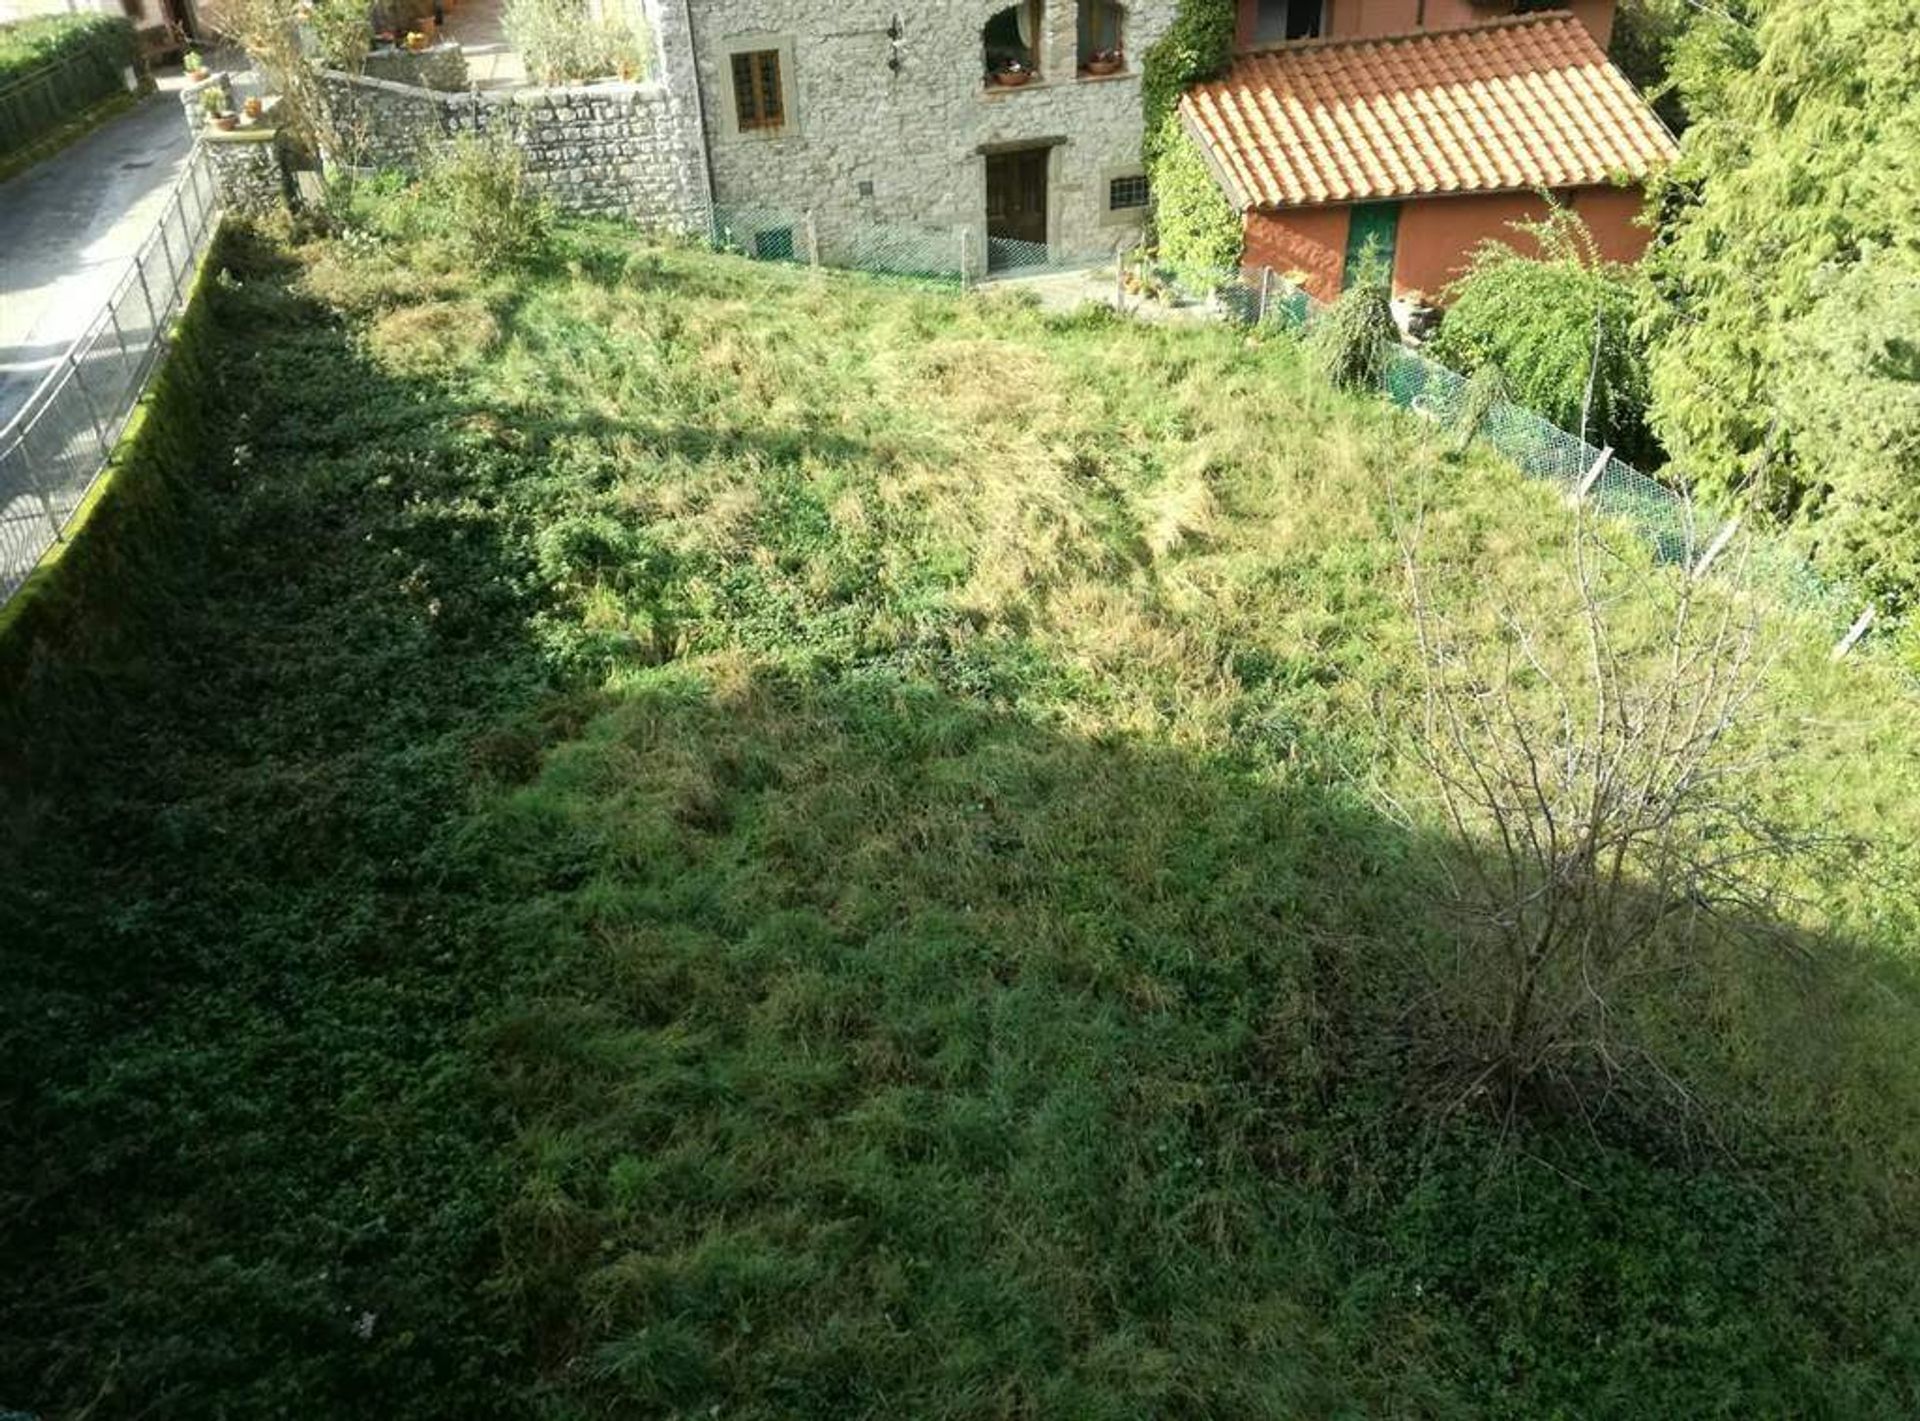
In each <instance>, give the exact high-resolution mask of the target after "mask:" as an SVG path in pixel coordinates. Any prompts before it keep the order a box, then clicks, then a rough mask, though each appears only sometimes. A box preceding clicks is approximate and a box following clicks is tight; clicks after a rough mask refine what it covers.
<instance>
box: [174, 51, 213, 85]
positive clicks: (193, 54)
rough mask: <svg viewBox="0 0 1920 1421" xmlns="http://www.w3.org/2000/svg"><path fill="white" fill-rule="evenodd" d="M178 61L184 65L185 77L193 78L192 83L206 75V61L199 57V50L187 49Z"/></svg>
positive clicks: (197, 81)
mask: <svg viewBox="0 0 1920 1421" xmlns="http://www.w3.org/2000/svg"><path fill="white" fill-rule="evenodd" d="M180 62H181V63H182V64H184V65H186V67H187V77H188V78H189V79H191V80H193V81H194V83H196V84H197V83H199V82H200V81H201V80H202V79H204V78H206V77H207V72H208V71H207V61H206V60H205V59H203V58H201V56H200V51H199V50H197V49H190V50H188V51H187V52H186V54H185V55H183V56H182V57H181V60H180Z"/></svg>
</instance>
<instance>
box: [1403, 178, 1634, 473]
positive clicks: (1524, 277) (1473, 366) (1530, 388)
mask: <svg viewBox="0 0 1920 1421" xmlns="http://www.w3.org/2000/svg"><path fill="white" fill-rule="evenodd" d="M1520 230H1521V231H1522V232H1523V233H1524V234H1525V235H1527V236H1529V237H1531V238H1532V239H1533V240H1534V241H1535V242H1537V243H1538V244H1539V247H1540V255H1539V256H1538V257H1528V256H1523V255H1521V253H1519V252H1518V251H1516V250H1515V249H1514V248H1513V247H1511V246H1509V245H1507V244H1506V243H1504V242H1487V243H1485V244H1483V245H1482V246H1481V247H1480V248H1479V250H1478V251H1476V252H1475V253H1474V256H1473V261H1472V265H1471V266H1470V267H1469V268H1468V270H1467V274H1466V275H1465V276H1463V277H1461V279H1460V280H1459V281H1457V282H1456V283H1454V285H1453V287H1452V288H1451V290H1450V292H1449V295H1450V297H1451V304H1450V305H1449V307H1448V310H1447V317H1446V322H1445V324H1443V325H1442V326H1441V327H1440V333H1439V335H1438V336H1436V337H1435V338H1434V342H1433V354H1434V356H1435V357H1436V358H1437V359H1439V360H1440V361H1442V362H1443V363H1445V364H1447V365H1451V366H1453V367H1454V368H1455V369H1456V370H1460V371H1462V372H1464V373H1467V374H1472V373H1473V372H1475V371H1477V370H1480V369H1482V368H1483V367H1485V366H1488V365H1497V366H1498V367H1499V368H1500V371H1501V373H1502V374H1503V375H1504V376H1505V377H1506V382H1507V386H1508V390H1509V393H1510V395H1511V397H1512V399H1513V400H1514V402H1515V403H1516V404H1520V405H1524V406H1526V407H1527V408H1528V409H1530V410H1532V411H1533V412H1534V413H1535V414H1538V415H1540V416H1541V417H1542V418H1544V419H1548V420H1551V421H1552V422H1553V423H1555V424H1557V425H1559V426H1560V427H1561V428H1562V429H1565V430H1568V431H1569V432H1571V433H1575V434H1579V435H1582V436H1583V437H1584V438H1586V439H1587V440H1589V441H1590V442H1592V443H1594V444H1609V445H1611V446H1612V447H1613V448H1614V449H1615V450H1617V451H1618V452H1619V454H1620V456H1621V457H1622V458H1624V459H1627V460H1629V461H1630V462H1633V463H1643V462H1645V463H1655V462H1658V461H1659V460H1660V458H1661V455H1660V448H1659V445H1658V443H1657V442H1656V441H1655V440H1654V438H1653V436H1652V434H1651V433H1650V432H1649V431H1648V428H1647V348H1646V342H1645V340H1644V338H1643V337H1642V335H1641V334H1640V329H1639V322H1640V317H1641V315H1642V314H1643V312H1644V310H1645V294H1644V293H1645V287H1644V285H1643V283H1642V282H1641V280H1640V278H1639V277H1638V276H1636V275H1635V273H1634V272H1633V271H1632V270H1631V269H1630V268H1628V267H1623V266H1620V265H1618V264H1617V263H1613V262H1607V261H1603V260H1601V259H1600V257H1599V254H1598V252H1597V251H1596V249H1595V248H1594V245H1593V238H1592V236H1591V234H1589V233H1588V231H1587V229H1586V226H1585V224H1584V223H1582V222H1581V221H1580V219H1579V218H1578V217H1577V216H1575V215H1574V214H1573V213H1572V212H1569V211H1567V210H1565V209H1555V210H1554V211H1553V212H1551V213H1550V214H1549V215H1548V217H1547V219H1546V220H1545V221H1544V222H1537V223H1524V224H1521V228H1520Z"/></svg>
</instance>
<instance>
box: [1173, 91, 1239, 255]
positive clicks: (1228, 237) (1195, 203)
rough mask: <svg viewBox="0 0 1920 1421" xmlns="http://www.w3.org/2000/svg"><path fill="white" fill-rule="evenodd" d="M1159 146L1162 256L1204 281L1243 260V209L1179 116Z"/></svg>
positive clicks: (1175, 118)
mask: <svg viewBox="0 0 1920 1421" xmlns="http://www.w3.org/2000/svg"><path fill="white" fill-rule="evenodd" d="M1166 122H1167V124H1168V126H1169V129H1170V131H1169V132H1168V133H1166V134H1165V135H1163V138H1162V142H1161V143H1160V144H1159V145H1158V156H1157V157H1156V158H1155V160H1154V167H1153V179H1152V186H1153V229H1154V235H1155V240H1156V242H1157V245H1158V247H1159V253H1160V259H1161V261H1162V262H1163V263H1164V264H1165V265H1167V266H1169V267H1172V268H1173V269H1174V270H1175V271H1176V272H1179V273H1181V274H1183V275H1186V276H1191V277H1196V278H1199V279H1202V280H1204V279H1205V278H1206V277H1209V276H1212V275H1215V274H1217V273H1219V272H1222V271H1231V270H1232V269H1233V268H1234V267H1236V266H1238V265H1239V262H1240V247H1241V241H1242V235H1241V234H1242V228H1241V222H1240V214H1239V213H1238V212H1236V211H1235V210H1234V208H1233V204H1232V203H1230V202H1228V201H1227V199H1226V197H1225V196H1224V195H1223V194H1222V193H1221V191H1220V185H1219V184H1218V183H1216V182H1215V181H1214V180H1213V174H1212V173H1211V172H1210V171H1208V168H1207V163H1206V159H1205V158H1203V157H1202V156H1201V153H1200V150H1199V148H1198V147H1197V146H1196V145H1195V144H1194V141H1193V140H1192V139H1191V138H1189V137H1188V136H1187V135H1186V134H1185V133H1183V132H1181V131H1180V121H1179V119H1178V118H1177V117H1172V118H1169V119H1167V121H1166Z"/></svg>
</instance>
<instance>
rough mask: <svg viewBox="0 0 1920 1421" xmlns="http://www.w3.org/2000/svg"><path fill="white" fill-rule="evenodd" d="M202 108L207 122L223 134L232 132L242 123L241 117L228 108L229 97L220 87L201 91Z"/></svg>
mask: <svg viewBox="0 0 1920 1421" xmlns="http://www.w3.org/2000/svg"><path fill="white" fill-rule="evenodd" d="M200 108H201V111H202V112H203V113H205V114H206V116H207V122H208V123H211V124H212V125H213V126H214V127H215V128H217V129H219V130H220V131H221V132H222V133H227V132H230V131H231V130H232V129H233V128H234V126H235V125H237V124H238V123H239V122H240V115H239V114H237V113H235V112H233V110H231V109H229V108H228V107H227V96H226V95H225V94H224V93H222V92H221V91H220V88H219V86H218V85H216V86H214V87H213V88H211V89H202V90H201V91H200Z"/></svg>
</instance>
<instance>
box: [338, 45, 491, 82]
mask: <svg viewBox="0 0 1920 1421" xmlns="http://www.w3.org/2000/svg"><path fill="white" fill-rule="evenodd" d="M360 72H361V73H362V74H365V75H367V76H368V77H369V78H373V79H391V80H392V81H393V82H394V83H396V84H414V85H417V86H418V87H420V88H422V89H439V90H441V91H442V92H443V93H448V94H457V93H459V92H460V91H461V90H463V89H465V88H466V87H467V54H466V51H465V50H463V49H461V48H460V46H459V45H457V44H455V43H454V42H453V41H452V40H442V41H441V42H440V43H439V44H435V45H429V46H428V47H427V48H425V49H421V50H413V49H403V48H399V47H395V48H393V49H376V50H374V51H372V52H371V53H369V54H368V55H367V57H366V58H365V59H364V60H362V61H361V64H360Z"/></svg>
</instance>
